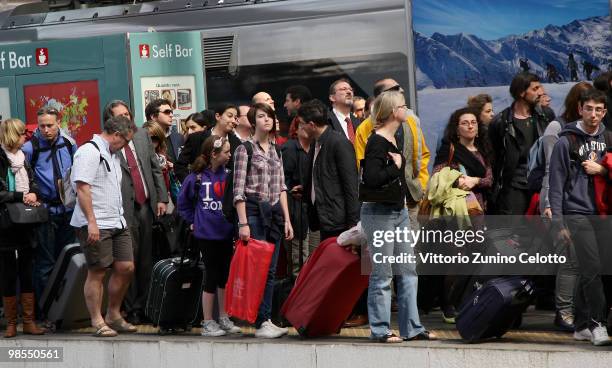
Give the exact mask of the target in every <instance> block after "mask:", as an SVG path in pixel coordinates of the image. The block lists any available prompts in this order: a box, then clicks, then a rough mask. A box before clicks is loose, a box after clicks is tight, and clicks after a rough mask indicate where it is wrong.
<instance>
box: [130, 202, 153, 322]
mask: <svg viewBox="0 0 612 368" xmlns="http://www.w3.org/2000/svg"><path fill="white" fill-rule="evenodd" d="M152 229H153V212H151V208H150V207H149V204H148V203H145V204H144V205H142V206H139V205H137V204H135V205H134V223H133V224H130V232H131V235H132V247H133V248H134V279H133V280H132V282H131V283H130V288H129V289H128V292H127V294H126V295H125V300H124V306H125V311H126V312H128V313H130V312H134V311H139V312H142V311H144V308H145V306H146V304H147V296H148V293H149V284H150V282H151V273H152V272H153V237H152V233H153V231H152Z"/></svg>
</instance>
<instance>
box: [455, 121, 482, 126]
mask: <svg viewBox="0 0 612 368" xmlns="http://www.w3.org/2000/svg"><path fill="white" fill-rule="evenodd" d="M459 125H460V126H464V127H466V126H478V122H477V121H460V122H459Z"/></svg>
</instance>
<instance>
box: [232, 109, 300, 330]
mask: <svg viewBox="0 0 612 368" xmlns="http://www.w3.org/2000/svg"><path fill="white" fill-rule="evenodd" d="M247 118H248V119H249V122H250V123H251V126H252V127H253V129H254V131H255V134H253V137H252V138H250V139H249V140H247V141H245V142H244V143H243V144H242V145H240V146H239V147H238V148H237V149H236V152H235V157H234V205H235V206H236V212H237V213H238V233H239V236H240V239H242V240H245V241H247V240H248V239H249V238H254V239H258V240H265V241H268V242H270V243H273V244H274V245H275V248H274V253H273V256H272V262H270V268H269V269H268V279H267V280H266V288H265V291H264V297H263V299H262V301H261V304H260V306H259V313H258V316H257V320H256V322H255V327H256V328H257V331H256V332H255V336H256V337H262V338H276V337H281V336H283V335H285V334H286V333H287V332H288V330H287V329H286V328H280V327H277V326H275V325H274V324H273V323H272V321H271V320H270V315H271V311H272V294H273V291H274V275H275V273H276V263H277V261H278V253H279V249H280V244H281V240H282V239H281V238H282V237H283V236H284V238H285V239H287V240H291V239H292V238H293V228H292V227H291V221H290V220H289V209H288V207H287V187H286V185H285V175H284V172H283V163H282V160H281V156H280V150H279V149H278V148H277V147H276V145H275V144H274V143H273V142H272V137H273V135H274V132H275V124H274V121H275V118H276V115H275V113H274V110H273V109H272V108H271V107H270V106H269V105H266V104H263V103H258V104H255V105H253V106H252V107H251V109H250V110H249V113H248V114H247ZM247 145H250V148H251V149H250V151H251V152H252V153H253V154H252V156H251V157H250V164H249V157H248V154H247V148H246V146H247ZM247 171H248V172H247Z"/></svg>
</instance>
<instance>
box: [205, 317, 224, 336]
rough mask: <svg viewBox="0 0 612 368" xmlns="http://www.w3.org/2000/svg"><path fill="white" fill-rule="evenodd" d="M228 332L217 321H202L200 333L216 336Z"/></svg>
mask: <svg viewBox="0 0 612 368" xmlns="http://www.w3.org/2000/svg"><path fill="white" fill-rule="evenodd" d="M226 333H227V332H225V331H223V330H222V329H221V327H220V326H219V324H217V322H215V321H214V320H212V319H211V320H209V321H204V322H202V332H201V333H200V334H201V335H202V336H208V337H213V336H215V337H216V336H223V335H225V334H226Z"/></svg>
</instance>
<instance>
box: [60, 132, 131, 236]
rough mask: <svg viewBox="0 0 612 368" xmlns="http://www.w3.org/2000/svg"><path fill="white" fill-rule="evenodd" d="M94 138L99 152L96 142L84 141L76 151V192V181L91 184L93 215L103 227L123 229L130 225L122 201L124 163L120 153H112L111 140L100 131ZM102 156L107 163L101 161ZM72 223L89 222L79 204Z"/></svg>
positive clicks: (74, 166)
mask: <svg viewBox="0 0 612 368" xmlns="http://www.w3.org/2000/svg"><path fill="white" fill-rule="evenodd" d="M92 141H94V142H96V144H97V145H98V147H99V148H100V151H98V150H97V149H96V147H94V145H93V144H83V145H82V146H81V147H79V149H78V150H77V151H76V153H75V154H74V162H73V164H72V172H71V173H70V181H71V183H72V187H73V188H74V190H75V191H76V183H77V182H83V183H87V184H89V185H91V199H92V202H93V203H92V204H93V211H94V216H95V217H96V223H97V224H98V228H100V229H122V228H125V227H127V225H126V222H125V218H124V217H123V201H122V198H121V163H120V158H119V155H117V154H111V152H110V148H109V145H108V142H107V141H106V140H105V139H103V138H102V137H100V136H99V135H97V134H94V136H93V138H92ZM100 156H102V158H104V159H105V160H106V162H108V168H109V169H110V171H109V170H108V169H107V167H106V165H105V163H104V162H103V161H101V160H100ZM70 225H72V226H74V227H82V226H86V225H87V218H86V217H85V214H84V213H83V210H82V209H81V206H80V204H79V203H78V198H77V205H76V206H75V208H74V213H73V214H72V219H71V221H70Z"/></svg>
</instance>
